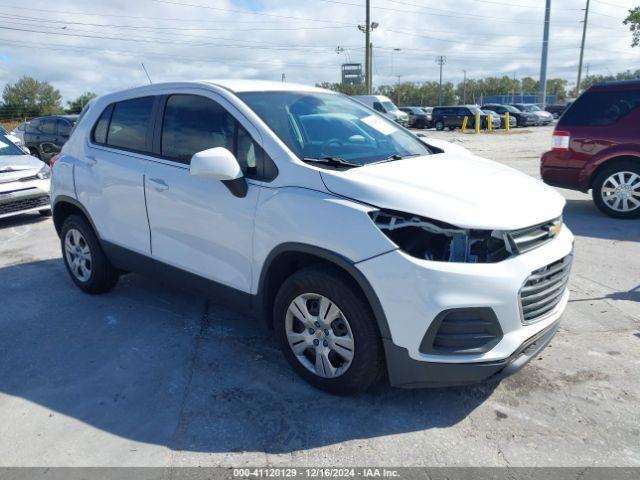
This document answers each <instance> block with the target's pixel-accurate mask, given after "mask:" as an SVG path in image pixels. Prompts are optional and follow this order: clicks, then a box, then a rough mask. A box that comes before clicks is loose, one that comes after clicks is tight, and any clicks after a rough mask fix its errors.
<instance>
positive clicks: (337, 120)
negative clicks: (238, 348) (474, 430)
mask: <svg viewBox="0 0 640 480" xmlns="http://www.w3.org/2000/svg"><path fill="white" fill-rule="evenodd" d="M441 146H442V145H441ZM52 163H53V167H52V169H53V176H52V178H53V190H52V191H53V210H54V225H55V228H56V231H57V232H58V235H59V236H60V242H61V249H62V256H63V261H64V263H65V266H66V268H67V271H68V273H69V275H70V277H71V279H72V281H73V282H74V283H75V284H76V285H77V286H78V287H79V288H80V289H82V290H83V291H85V292H88V293H101V292H106V291H108V290H109V289H111V288H112V287H113V286H114V285H115V284H116V282H117V280H118V276H119V275H120V274H121V272H123V271H140V272H145V271H146V272H148V273H152V274H153V275H154V276H155V277H160V276H166V277H167V278H169V279H173V280H174V281H177V282H178V283H179V285H181V286H182V287H183V288H187V289H190V290H194V289H196V288H197V287H198V286H200V287H204V291H206V292H207V293H208V294H210V295H212V294H215V293H216V292H217V294H219V298H220V299H221V300H227V301H232V300H236V303H237V304H239V305H241V306H244V307H245V308H250V309H252V310H253V311H254V312H255V313H257V314H258V315H259V316H260V317H262V318H264V319H265V321H266V322H267V325H268V326H269V327H270V328H273V329H274V332H275V335H276V336H277V338H278V341H279V342H280V345H281V348H282V351H283V353H284V356H285V357H286V359H287V360H288V361H289V363H290V364H291V366H292V368H294V369H295V370H296V371H297V372H298V373H299V374H300V375H301V376H302V377H303V378H304V379H306V380H307V381H308V382H309V383H311V384H312V385H314V386H316V387H318V388H321V389H325V390H328V391H330V392H335V393H340V394H346V393H352V392H355V391H359V390H362V389H364V388H366V387H367V386H369V385H371V384H372V383H373V382H375V381H376V379H378V378H379V376H380V375H381V373H383V372H386V373H387V374H388V378H389V379H390V382H391V384H392V385H396V386H404V387H416V386H420V385H445V384H465V383H473V382H478V381H482V380H483V379H486V378H492V379H498V378H501V377H504V376H506V375H509V374H511V373H513V372H515V371H516V370H518V369H519V368H521V367H522V366H523V365H524V364H525V363H526V362H527V361H528V360H529V359H531V358H535V357H536V356H537V355H538V353H539V352H540V350H541V349H542V348H544V346H545V345H546V344H547V343H548V342H549V340H550V339H551V337H552V336H553V335H554V333H555V331H556V328H557V326H558V320H559V318H560V316H561V314H562V312H563V310H564V308H565V306H566V304H567V300H568V295H569V292H568V290H567V280H568V275H569V269H570V265H571V258H572V256H571V252H572V245H573V236H572V234H571V232H570V231H569V229H568V228H566V227H563V226H562V221H561V215H562V210H563V207H564V204H565V201H564V198H563V197H562V196H561V195H559V194H558V193H557V192H555V191H554V190H553V189H551V188H549V187H547V186H546V185H544V184H543V183H542V182H540V181H538V180H536V179H534V178H532V177H530V176H528V175H525V174H523V173H520V172H518V171H516V170H513V169H511V168H509V167H507V166H505V165H502V164H500V163H494V162H491V161H489V160H484V159H481V158H479V157H476V156H470V155H467V154H458V153H455V152H454V153H446V146H445V149H443V148H436V147H429V146H428V140H427V141H421V140H420V139H419V138H418V137H417V136H416V135H414V134H413V133H411V132H408V131H406V130H405V129H403V128H399V127H398V126H397V124H396V123H394V122H393V121H391V120H390V119H388V118H387V117H385V116H384V115H380V114H378V113H377V112H375V111H373V110H371V109H369V108H367V107H365V106H364V105H362V104H361V103H359V102H357V101H355V100H353V99H352V98H350V97H347V96H344V95H341V94H339V93H336V92H331V91H328V90H322V89H319V88H315V87H306V86H303V85H295V84H290V83H281V82H259V81H241V80H236V81H233V80H229V81H222V82H216V83H213V82H191V83H186V82H181V83H168V84H154V85H146V86H144V87H139V88H134V89H129V90H125V91H122V92H118V93H113V94H109V95H106V96H103V97H100V98H99V99H97V100H96V101H95V102H94V103H93V104H92V106H91V107H90V108H89V109H87V111H86V112H85V114H84V115H83V116H82V118H81V120H80V121H79V123H78V125H77V127H76V128H75V130H74V132H73V134H72V136H71V138H70V139H69V141H68V142H67V143H66V144H65V145H64V147H63V149H62V153H61V154H60V155H57V156H56V157H54V159H53V160H52ZM505 199H508V201H505ZM228 374H229V375H233V372H232V371H229V372H228Z"/></svg>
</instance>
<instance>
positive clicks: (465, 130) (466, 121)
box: [462, 116, 469, 133]
mask: <svg viewBox="0 0 640 480" xmlns="http://www.w3.org/2000/svg"><path fill="white" fill-rule="evenodd" d="M468 122H469V117H467V116H465V117H464V118H463V119H462V133H467V123H468Z"/></svg>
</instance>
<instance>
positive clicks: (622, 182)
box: [540, 80, 640, 218]
mask: <svg viewBox="0 0 640 480" xmlns="http://www.w3.org/2000/svg"><path fill="white" fill-rule="evenodd" d="M540 173H541V175H542V179H543V180H544V181H545V183H548V184H549V185H554V186H557V187H562V188H570V189H573V190H581V191H583V192H587V191H589V189H591V194H592V196H593V201H594V202H595V204H596V205H597V206H598V208H599V209H600V210H602V211H603V212H604V213H606V214H607V215H611V216H612V217H618V218H637V217H640V81H639V80H634V81H626V82H611V83H603V84H598V85H594V86H593V87H591V88H589V89H588V90H587V91H586V92H584V93H583V94H582V95H581V96H580V97H579V98H578V99H577V100H576V101H575V102H574V103H573V104H572V105H571V107H569V108H568V109H567V110H566V111H565V112H564V114H563V115H562V117H561V118H560V121H559V122H558V125H557V126H556V129H555V131H554V133H553V144H552V149H551V151H549V152H547V153H545V154H544V155H543V156H542V162H541V164H540Z"/></svg>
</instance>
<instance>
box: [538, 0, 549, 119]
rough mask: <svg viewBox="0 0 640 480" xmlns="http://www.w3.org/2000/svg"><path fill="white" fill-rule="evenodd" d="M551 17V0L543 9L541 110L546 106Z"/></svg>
mask: <svg viewBox="0 0 640 480" xmlns="http://www.w3.org/2000/svg"><path fill="white" fill-rule="evenodd" d="M550 17H551V0H547V3H546V7H545V9H544V33H543V35H542V58H541V59H540V95H541V96H542V98H541V103H542V109H543V110H544V107H546V106H547V54H548V51H549V20H550Z"/></svg>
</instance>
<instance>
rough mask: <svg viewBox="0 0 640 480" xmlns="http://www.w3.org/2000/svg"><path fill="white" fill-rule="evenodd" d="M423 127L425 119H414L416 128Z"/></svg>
mask: <svg viewBox="0 0 640 480" xmlns="http://www.w3.org/2000/svg"><path fill="white" fill-rule="evenodd" d="M425 127H426V122H425V120H422V119H420V120H416V128H419V129H423V128H425Z"/></svg>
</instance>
